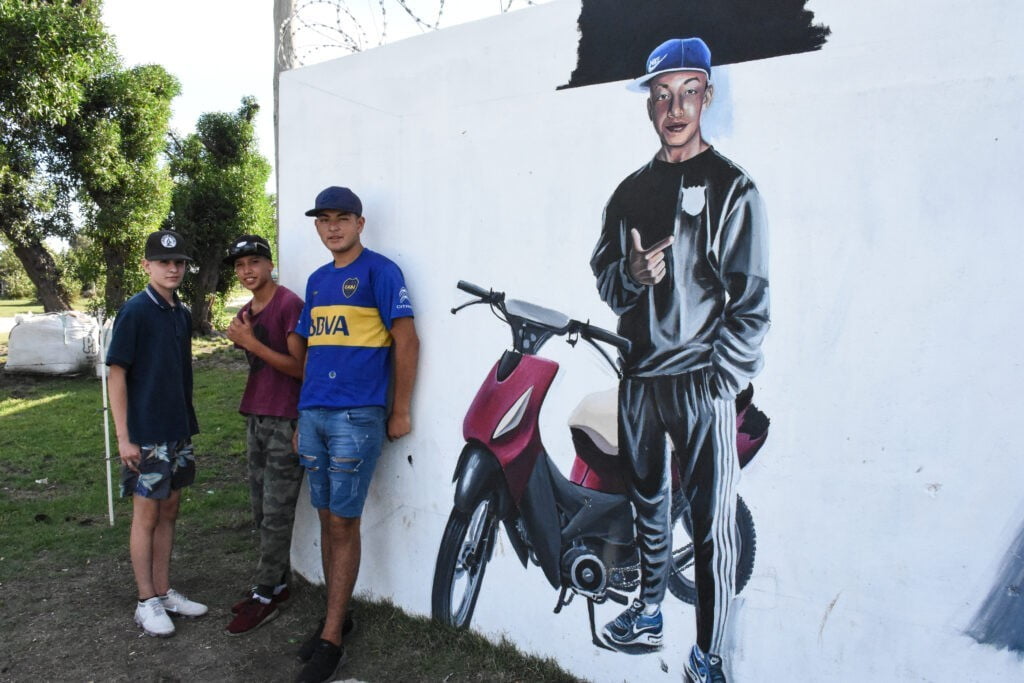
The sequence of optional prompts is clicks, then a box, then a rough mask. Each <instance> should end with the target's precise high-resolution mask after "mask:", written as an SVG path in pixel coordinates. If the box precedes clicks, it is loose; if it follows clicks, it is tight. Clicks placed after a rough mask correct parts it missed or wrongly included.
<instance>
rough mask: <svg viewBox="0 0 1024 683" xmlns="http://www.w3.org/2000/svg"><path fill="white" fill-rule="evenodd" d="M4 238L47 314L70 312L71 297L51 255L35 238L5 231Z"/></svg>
mask: <svg viewBox="0 0 1024 683" xmlns="http://www.w3.org/2000/svg"><path fill="white" fill-rule="evenodd" d="M4 236H5V237H6V238H7V241H8V242H9V243H10V245H11V248H12V249H14V255H15V256H17V257H18V260H19V261H21V265H22V266H24V267H25V272H26V273H28V277H29V279H30V280H32V284H34V285H35V286H36V294H38V295H39V302H40V303H42V304H43V310H44V311H46V312H47V313H55V312H58V311H70V310H71V295H70V294H69V293H68V290H67V288H65V287H64V284H63V283H62V282H61V281H60V278H61V272H60V269H59V268H57V263H56V262H55V261H54V260H53V255H52V254H50V252H48V251H47V250H46V247H45V246H44V245H43V243H42V242H41V241H40V240H39V239H38V238H36V237H28V236H22V235H12V234H11V232H10V231H7V230H5V231H4Z"/></svg>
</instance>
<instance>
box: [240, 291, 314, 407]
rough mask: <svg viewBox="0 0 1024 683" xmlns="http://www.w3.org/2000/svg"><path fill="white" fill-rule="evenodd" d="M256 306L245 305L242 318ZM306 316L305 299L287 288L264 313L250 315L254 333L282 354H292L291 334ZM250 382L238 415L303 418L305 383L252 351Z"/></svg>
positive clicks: (247, 354)
mask: <svg viewBox="0 0 1024 683" xmlns="http://www.w3.org/2000/svg"><path fill="white" fill-rule="evenodd" d="M251 307H252V301H251V300H250V301H249V303H247V304H245V305H244V306H242V310H240V311H239V312H238V317H239V318H241V317H242V314H243V313H245V312H246V311H248V310H249V309H250V308H251ZM301 313H302V299H300V298H299V297H298V296H296V295H295V293H294V292H292V291H291V290H290V289H288V288H287V287H281V286H278V288H277V289H276V290H275V291H274V296H273V297H272V298H271V299H270V303H268V304H267V305H266V306H265V307H264V308H263V310H262V311H260V312H259V313H257V314H256V315H252V314H251V313H250V314H249V315H250V322H251V323H252V331H253V334H254V335H256V338H257V339H259V340H260V341H261V342H263V343H264V344H266V345H267V346H269V347H270V348H272V349H273V350H274V351H278V352H280V353H285V354H286V353H288V334H289V333H291V332H294V331H295V324H296V323H297V322H298V320H299V314H301ZM245 357H246V359H247V360H248V361H249V380H248V381H247V382H246V384H245V393H243V394H242V405H241V406H239V408H238V412H240V413H242V414H243V415H269V416H273V417H286V418H289V419H295V418H297V417H298V416H299V411H298V408H297V406H298V403H299V389H300V388H301V387H302V382H301V381H300V380H298V379H295V378H294V377H289V376H288V375H286V374H284V373H283V372H280V371H278V370H275V369H274V368H273V367H271V366H270V364H269V363H267V362H266V361H265V360H263V359H262V358H260V357H258V356H255V355H253V354H251V353H249V352H248V351H246V352H245Z"/></svg>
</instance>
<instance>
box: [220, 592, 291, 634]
mask: <svg viewBox="0 0 1024 683" xmlns="http://www.w3.org/2000/svg"><path fill="white" fill-rule="evenodd" d="M278 614H280V612H279V611H278V609H277V605H276V604H275V603H273V602H271V603H270V604H269V605H264V604H263V603H262V602H260V601H259V600H257V599H256V598H249V600H248V601H246V603H245V604H244V605H242V608H241V609H239V610H238V613H237V614H236V615H235V618H234V619H232V620H231V623H230V624H228V628H227V632H228V635H229V636H240V635H242V634H243V633H248V632H249V631H251V630H253V629H254V628H258V627H260V626H262V625H263V624H265V623H267V622H268V621H273V620H274V619H276V618H277V615H278Z"/></svg>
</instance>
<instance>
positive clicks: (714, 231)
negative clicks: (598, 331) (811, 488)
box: [590, 147, 768, 397]
mask: <svg viewBox="0 0 1024 683" xmlns="http://www.w3.org/2000/svg"><path fill="white" fill-rule="evenodd" d="M633 228H635V229H636V230H638V231H639V233H640V237H641V243H642V244H643V246H644V247H649V246H650V245H652V244H654V243H655V242H657V241H659V240H661V239H663V238H665V237H668V236H669V235H674V236H675V242H674V243H673V244H672V246H670V247H669V248H668V249H667V250H666V252H665V256H666V262H667V266H668V271H667V273H666V275H665V279H664V280H662V281H661V282H660V283H658V284H657V285H655V286H653V287H646V286H644V285H640V284H638V283H636V282H635V281H634V280H633V279H632V278H631V277H630V276H629V262H628V255H629V250H630V247H631V244H632V240H631V237H630V230H631V229H633ZM767 239H768V235H767V224H766V222H765V215H764V209H763V207H762V204H761V199H760V195H758V192H757V188H756V187H755V186H754V183H753V181H751V180H750V178H749V177H748V176H747V174H746V173H745V172H744V171H743V170H742V169H740V168H739V167H738V166H736V165H735V164H733V163H732V162H731V161H729V160H728V159H726V158H725V157H723V156H722V155H721V154H719V153H718V152H716V151H715V150H714V148H710V147H709V148H708V149H707V150H705V151H704V152H701V153H700V154H698V155H697V156H695V157H693V158H691V159H688V160H686V161H684V162H681V163H668V162H664V161H659V160H657V159H653V160H651V162H650V163H648V164H647V165H646V166H644V167H643V168H641V169H640V170H638V171H636V172H635V173H633V174H632V175H630V176H629V177H628V178H626V179H625V180H623V181H622V182H621V183H620V184H619V187H618V188H617V189H616V190H615V193H614V194H613V195H612V198H611V199H610V200H609V201H608V206H607V207H606V208H605V216H604V228H603V229H602V231H601V239H600V241H599V242H598V244H597V248H596V249H595V250H594V255H593V257H592V258H591V261H590V265H591V268H592V269H593V271H594V275H595V276H596V277H597V288H598V291H599V292H600V294H601V298H602V299H604V301H605V302H606V303H607V304H608V305H609V306H611V308H612V310H614V311H615V313H616V314H618V315H619V328H618V329H619V334H621V335H623V336H624V337H626V338H627V339H629V340H630V341H632V342H633V348H632V350H631V351H630V353H629V354H628V355H626V356H624V357H623V361H624V371H625V374H626V375H627V376H629V377H654V376H659V375H675V374H681V373H685V372H691V371H693V370H696V369H698V368H704V367H709V368H711V371H712V378H713V382H714V385H715V387H716V388H717V389H718V390H719V391H720V392H721V394H720V396H722V397H725V396H735V395H736V394H737V393H739V392H740V391H741V390H742V389H743V388H744V387H746V385H747V382H748V381H749V380H750V378H752V377H753V376H754V375H756V374H757V372H758V371H759V370H760V369H761V364H762V355H761V340H762V339H763V337H764V335H765V332H767V331H768V253H767Z"/></svg>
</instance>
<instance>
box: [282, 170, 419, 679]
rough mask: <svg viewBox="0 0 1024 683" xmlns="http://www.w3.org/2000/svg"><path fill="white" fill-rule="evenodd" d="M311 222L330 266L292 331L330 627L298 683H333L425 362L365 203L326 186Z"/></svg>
mask: <svg viewBox="0 0 1024 683" xmlns="http://www.w3.org/2000/svg"><path fill="white" fill-rule="evenodd" d="M306 215H307V216H314V217H315V221H314V222H315V225H316V230H317V233H318V234H319V236H320V240H321V241H322V242H323V243H324V246H325V247H327V249H328V250H329V251H330V252H331V255H332V256H333V260H332V261H331V262H330V263H327V264H326V265H324V266H322V267H321V268H318V269H317V270H316V271H314V273H313V274H312V275H310V276H309V281H308V283H307V284H306V304H305V307H304V308H303V309H302V316H301V317H300V318H299V324H298V326H297V327H296V332H297V333H298V334H300V335H302V336H303V337H305V338H306V342H307V353H306V368H305V376H304V378H303V382H302V392H301V393H300V395H299V447H298V450H299V459H300V462H301V463H302V464H303V466H304V467H305V468H306V472H307V477H308V481H309V491H310V497H311V499H312V504H313V507H315V508H316V509H317V513H318V515H319V517H320V538H321V544H320V551H321V553H322V559H323V567H324V579H325V581H326V583H327V614H326V616H325V618H324V622H323V623H322V624H321V626H320V627H319V628H318V629H317V631H316V633H314V634H313V637H312V639H311V640H310V641H309V642H307V643H306V644H305V645H304V646H303V648H302V649H301V650H300V652H299V658H300V659H303V660H306V661H307V662H308V663H307V664H306V666H305V667H304V668H303V669H302V672H301V674H300V675H299V678H298V680H299V681H300V683H305V682H307V681H312V682H319V681H329V680H332V678H331V677H332V675H333V674H334V671H335V669H337V667H338V665H339V663H341V662H342V661H343V660H344V655H345V649H344V647H343V646H342V637H343V636H344V634H345V627H344V615H345V613H346V609H347V607H348V602H349V599H350V598H351V597H352V590H353V588H354V587H355V582H356V575H357V574H358V572H359V554H360V547H361V546H360V537H359V520H360V517H361V516H362V513H363V504H364V502H365V501H366V494H367V490H368V489H369V487H370V479H371V477H372V476H373V470H374V468H375V467H376V464H377V458H378V457H379V456H380V452H381V446H382V445H383V441H384V436H385V434H386V435H387V437H388V438H389V439H392V440H394V439H398V438H401V437H402V436H405V435H406V434H408V433H409V431H410V429H411V428H412V425H411V420H410V401H411V399H412V388H413V383H414V382H415V379H416V364H417V360H418V358H419V338H418V337H417V336H416V328H415V326H414V325H413V318H412V315H413V311H412V304H411V303H410V301H409V293H408V291H407V290H406V288H405V281H404V279H403V277H402V271H401V270H399V268H398V266H397V265H395V264H394V263H393V262H392V261H390V260H389V259H387V258H385V257H384V256H382V255H380V254H378V253H376V252H374V251H371V250H369V249H365V248H364V247H363V245H362V242H361V241H360V235H361V234H362V232H363V226H364V224H365V219H364V218H363V205H362V202H360V201H359V197H357V196H356V195H355V194H354V193H353V192H352V191H351V190H349V189H348V188H347V187H328V188H327V189H325V190H324V191H323V192H321V193H320V194H319V195H317V197H316V205H315V206H314V207H313V208H312V209H310V210H309V211H307V212H306ZM392 365H393V368H392ZM392 382H393V388H394V398H393V402H392V406H391V410H390V413H389V412H388V407H387V406H388V390H389V386H390V385H391V383H392Z"/></svg>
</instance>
